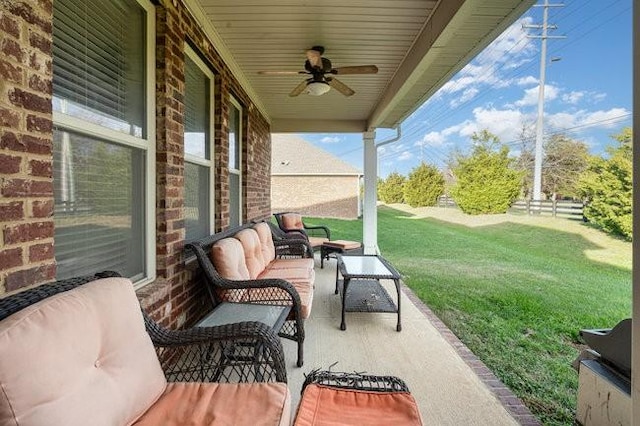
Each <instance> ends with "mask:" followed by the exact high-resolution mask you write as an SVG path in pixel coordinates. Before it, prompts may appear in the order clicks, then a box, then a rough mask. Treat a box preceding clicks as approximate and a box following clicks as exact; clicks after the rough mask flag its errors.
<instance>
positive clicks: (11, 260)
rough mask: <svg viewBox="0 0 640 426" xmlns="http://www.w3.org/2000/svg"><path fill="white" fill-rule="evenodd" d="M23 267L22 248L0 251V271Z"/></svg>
mask: <svg viewBox="0 0 640 426" xmlns="http://www.w3.org/2000/svg"><path fill="white" fill-rule="evenodd" d="M20 265H22V249H21V248H20V247H18V248H13V249H8V250H2V251H0V270H3V269H9V268H15V267H16V266H20Z"/></svg>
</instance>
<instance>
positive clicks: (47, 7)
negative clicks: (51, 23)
mask: <svg viewBox="0 0 640 426" xmlns="http://www.w3.org/2000/svg"><path fill="white" fill-rule="evenodd" d="M38 5H39V6H40V7H41V8H42V10H44V11H45V12H46V13H48V14H51V12H52V11H53V2H52V1H51V0H38Z"/></svg>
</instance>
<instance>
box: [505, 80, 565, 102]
mask: <svg viewBox="0 0 640 426" xmlns="http://www.w3.org/2000/svg"><path fill="white" fill-rule="evenodd" d="M539 87H540V85H538V86H536V87H532V88H530V89H526V90H525V91H524V96H523V97H522V99H520V100H518V101H516V102H515V103H514V105H516V106H531V105H537V103H538V90H539V89H538V88H539ZM559 92H560V89H558V88H557V87H556V86H553V85H551V84H545V85H544V100H545V102H546V101H552V100H554V99H555V98H557V97H558V94H559Z"/></svg>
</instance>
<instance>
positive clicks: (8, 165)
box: [0, 154, 22, 175]
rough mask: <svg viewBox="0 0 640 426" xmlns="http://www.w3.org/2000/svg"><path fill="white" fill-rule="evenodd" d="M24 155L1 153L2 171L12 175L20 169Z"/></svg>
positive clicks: (0, 170)
mask: <svg viewBox="0 0 640 426" xmlns="http://www.w3.org/2000/svg"><path fill="white" fill-rule="evenodd" d="M21 162H22V157H15V156H13V155H4V154H0V173H2V174H6V175H10V174H15V173H18V172H19V171H20V163H21Z"/></svg>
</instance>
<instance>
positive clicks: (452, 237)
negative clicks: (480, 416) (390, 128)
mask: <svg viewBox="0 0 640 426" xmlns="http://www.w3.org/2000/svg"><path fill="white" fill-rule="evenodd" d="M308 222H309V223H322V224H325V225H327V226H329V227H330V229H331V233H332V238H333V239H353V240H361V239H362V222H361V221H342V220H329V219H315V220H313V219H310V220H308ZM585 229H586V227H585ZM378 240H379V246H380V249H381V251H382V253H383V254H384V256H385V257H386V258H388V259H389V260H390V261H391V262H392V263H393V264H394V265H395V266H396V267H397V269H398V270H399V271H400V272H401V273H402V274H403V276H404V281H405V283H406V284H407V285H408V286H409V287H410V288H411V289H412V290H413V291H414V292H415V293H416V294H417V295H418V296H419V297H420V298H421V299H422V300H423V301H424V302H425V303H426V304H427V305H428V306H429V307H430V308H431V309H432V310H433V311H434V312H435V313H436V314H437V315H438V317H439V318H440V319H441V320H442V321H444V322H445V323H446V324H447V326H448V327H449V328H450V329H451V330H452V331H453V332H454V333H455V334H456V335H457V336H458V337H459V338H460V339H461V340H462V341H463V342H464V343H465V344H466V345H467V346H468V347H469V348H470V349H471V350H472V351H473V352H474V353H475V354H476V355H477V356H478V357H479V358H480V359H481V360H482V361H483V362H484V363H485V364H486V365H487V366H488V367H489V368H490V369H491V370H492V371H493V372H494V373H495V374H496V375H497V376H498V377H499V378H500V379H501V380H502V381H503V382H504V383H505V384H506V385H507V386H508V387H509V388H510V389H511V390H512V391H513V392H514V393H515V394H516V395H518V396H519V397H520V398H521V399H522V400H523V401H524V403H525V404H526V405H527V406H528V407H529V409H530V410H531V411H532V412H533V413H534V414H535V415H536V416H537V417H538V419H539V420H540V421H541V422H542V423H543V424H548V425H567V424H573V423H574V421H573V418H574V415H575V406H576V392H577V382H578V377H577V373H576V372H575V371H574V370H573V369H572V368H571V366H570V364H571V361H573V359H574V358H575V357H576V356H577V355H578V353H579V351H580V350H581V349H582V342H581V341H580V338H579V336H578V331H579V330H580V329H581V328H602V327H607V326H613V325H614V324H616V323H617V322H618V321H620V320H621V319H623V318H627V317H630V316H631V264H630V261H629V263H628V265H626V266H619V265H618V266H614V265H611V264H608V263H603V262H599V261H598V260H594V259H593V256H590V257H591V258H588V257H587V256H586V253H589V252H592V251H594V250H597V249H601V248H602V247H600V246H597V245H596V244H594V243H592V242H590V241H589V240H587V239H585V238H584V237H583V236H581V235H579V234H575V233H567V232H563V231H560V230H555V229H548V228H543V227H537V226H531V225H526V224H518V223H511V222H506V223H501V224H498V225H490V226H484V227H475V228H469V227H466V226H463V225H458V224H452V223H448V222H444V221H439V220H435V219H432V218H425V219H414V218H411V216H410V215H408V214H406V213H402V212H400V211H397V210H393V209H390V208H387V207H382V208H380V209H379V211H378ZM603 240H604V241H606V238H605V239H603ZM624 247H626V248H628V250H629V252H630V250H631V248H630V245H629V246H624ZM623 257H625V256H623ZM626 257H627V258H629V256H626Z"/></svg>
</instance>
